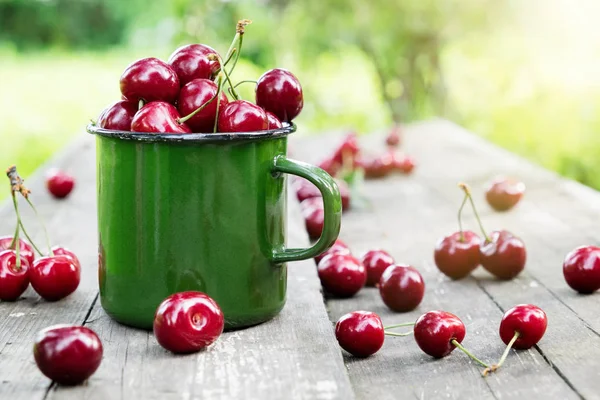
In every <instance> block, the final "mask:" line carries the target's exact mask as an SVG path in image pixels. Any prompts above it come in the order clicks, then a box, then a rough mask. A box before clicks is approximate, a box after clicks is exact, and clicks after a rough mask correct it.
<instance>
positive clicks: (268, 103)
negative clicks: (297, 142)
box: [256, 68, 304, 122]
mask: <svg viewBox="0 0 600 400" xmlns="http://www.w3.org/2000/svg"><path fill="white" fill-rule="evenodd" d="M256 104H258V105H259V106H260V107H262V108H264V109H265V110H266V111H270V112H272V113H273V114H275V116H276V117H277V118H278V119H279V120H280V121H281V122H290V121H291V120H293V119H294V118H296V116H297V115H298V114H300V111H302V107H303V106H304V97H303V96H302V86H300V82H298V79H297V78H296V77H295V76H294V74H292V73H291V72H290V71H287V70H285V69H282V68H275V69H272V70H269V71H267V72H265V73H264V74H263V75H262V76H261V77H260V78H258V82H257V84H256Z"/></svg>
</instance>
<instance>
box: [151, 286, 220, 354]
mask: <svg viewBox="0 0 600 400" xmlns="http://www.w3.org/2000/svg"><path fill="white" fill-rule="evenodd" d="M224 326H225V319H224V317H223V312H222V311H221V308H220V307H219V305H218V304H217V303H216V302H215V301H214V300H213V299H212V298H210V297H209V296H207V295H206V294H204V293H202V292H193V291H190V292H181V293H175V294H173V295H171V296H169V297H167V298H166V299H165V300H163V302H162V303H160V305H159V306H158V308H157V309H156V314H155V315H154V335H155V336H156V340H158V343H159V344H160V345H161V346H162V347H164V348H165V349H167V350H169V351H172V352H173V353H193V352H196V351H199V350H202V349H203V348H205V347H207V346H209V345H211V344H212V343H214V342H215V341H216V340H217V339H218V338H219V336H220V335H221V333H222V332H223V327H224Z"/></svg>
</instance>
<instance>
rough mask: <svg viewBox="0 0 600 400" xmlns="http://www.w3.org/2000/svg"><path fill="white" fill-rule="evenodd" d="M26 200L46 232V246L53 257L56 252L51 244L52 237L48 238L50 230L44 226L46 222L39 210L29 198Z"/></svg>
mask: <svg viewBox="0 0 600 400" xmlns="http://www.w3.org/2000/svg"><path fill="white" fill-rule="evenodd" d="M25 200H27V203H28V204H29V206H30V207H31V209H32V210H33V212H34V213H35V217H36V218H37V219H38V221H39V222H40V225H42V229H43V230H44V236H45V237H46V245H47V246H48V254H49V255H51V256H53V255H54V252H53V251H52V245H51V244H50V236H48V230H47V229H46V224H44V220H42V217H41V216H40V214H39V213H38V211H37V209H36V208H35V206H34V205H33V203H32V202H31V200H29V197H25Z"/></svg>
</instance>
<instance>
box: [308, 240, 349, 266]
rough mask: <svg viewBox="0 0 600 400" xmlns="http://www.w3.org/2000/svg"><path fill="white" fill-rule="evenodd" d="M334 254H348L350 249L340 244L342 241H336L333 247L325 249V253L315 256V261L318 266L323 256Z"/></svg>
mask: <svg viewBox="0 0 600 400" xmlns="http://www.w3.org/2000/svg"><path fill="white" fill-rule="evenodd" d="M334 253H341V254H350V248H349V247H348V246H347V245H346V243H344V242H342V240H340V239H337V240H336V241H335V243H334V244H333V246H331V247H330V248H329V249H327V251H325V252H324V253H323V254H321V255H318V256H316V257H315V261H316V262H317V264H318V263H319V262H320V261H321V260H322V259H323V258H325V256H327V255H329V254H334Z"/></svg>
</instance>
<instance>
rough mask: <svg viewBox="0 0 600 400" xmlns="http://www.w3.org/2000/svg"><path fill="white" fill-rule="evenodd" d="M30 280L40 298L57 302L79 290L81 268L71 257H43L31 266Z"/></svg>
mask: <svg viewBox="0 0 600 400" xmlns="http://www.w3.org/2000/svg"><path fill="white" fill-rule="evenodd" d="M29 279H30V280H31V286H33V289H34V290H35V291H36V292H37V293H38V294H39V295H40V296H42V297H43V298H44V299H46V300H48V301H57V300H60V299H62V298H64V297H67V296H68V295H70V294H71V293H73V292H74V291H75V289H77V286H79V281H80V280H81V267H80V266H79V265H77V264H76V262H75V260H73V259H72V258H71V257H69V256H64V255H55V256H48V257H42V258H39V259H37V260H36V261H35V262H34V263H33V265H32V266H31V268H30V270H29Z"/></svg>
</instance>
